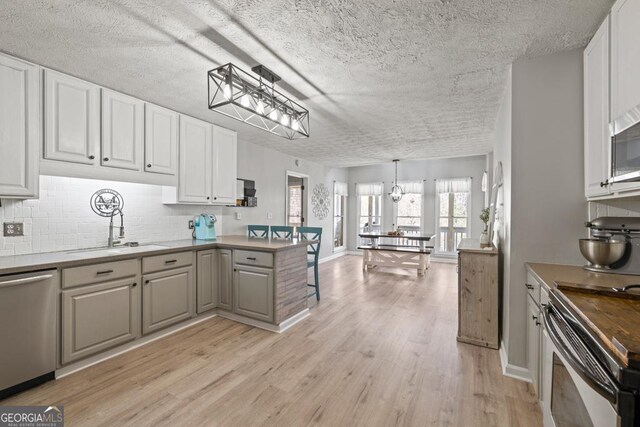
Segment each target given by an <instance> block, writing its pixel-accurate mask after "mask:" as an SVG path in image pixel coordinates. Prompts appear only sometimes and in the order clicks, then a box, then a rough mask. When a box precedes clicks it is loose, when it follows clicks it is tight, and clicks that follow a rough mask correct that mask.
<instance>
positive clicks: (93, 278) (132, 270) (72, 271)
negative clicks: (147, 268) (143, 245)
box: [62, 259, 138, 289]
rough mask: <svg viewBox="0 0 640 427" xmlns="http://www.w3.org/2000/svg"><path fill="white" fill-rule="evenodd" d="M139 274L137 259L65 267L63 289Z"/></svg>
mask: <svg viewBox="0 0 640 427" xmlns="http://www.w3.org/2000/svg"><path fill="white" fill-rule="evenodd" d="M137 274H138V260H137V259H128V260H125V261H115V262H105V263H101V264H93V265H86V266H83V267H71V268H65V269H63V270H62V289H67V288H73V287H74V286H82V285H91V284H93V283H99V282H105V281H107V280H114V279H120V278H123V277H131V276H135V275H137Z"/></svg>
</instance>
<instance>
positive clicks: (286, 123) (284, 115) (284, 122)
mask: <svg viewBox="0 0 640 427" xmlns="http://www.w3.org/2000/svg"><path fill="white" fill-rule="evenodd" d="M280 123H281V124H282V126H289V115H288V114H287V113H282V119H281V120H280Z"/></svg>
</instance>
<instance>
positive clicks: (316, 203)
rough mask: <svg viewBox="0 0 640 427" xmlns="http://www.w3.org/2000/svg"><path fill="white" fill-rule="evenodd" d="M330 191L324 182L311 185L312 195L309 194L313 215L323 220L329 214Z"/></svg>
mask: <svg viewBox="0 0 640 427" xmlns="http://www.w3.org/2000/svg"><path fill="white" fill-rule="evenodd" d="M329 204H330V193H329V189H328V188H327V186H326V185H324V184H317V185H316V186H315V187H313V195H312V196H311V206H312V209H313V215H315V217H316V218H318V219H320V220H323V219H325V218H326V217H327V216H328V215H329Z"/></svg>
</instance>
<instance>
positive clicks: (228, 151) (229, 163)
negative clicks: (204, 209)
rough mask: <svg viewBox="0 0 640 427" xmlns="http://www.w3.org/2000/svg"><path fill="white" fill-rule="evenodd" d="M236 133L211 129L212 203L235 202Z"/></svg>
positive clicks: (221, 129) (217, 128)
mask: <svg viewBox="0 0 640 427" xmlns="http://www.w3.org/2000/svg"><path fill="white" fill-rule="evenodd" d="M237 141H238V135H237V133H236V132H234V131H232V130H229V129H224V128H221V127H217V126H216V127H215V128H214V131H213V159H212V178H213V182H212V186H211V193H212V194H211V195H212V200H213V202H214V203H226V204H234V205H235V203H236V197H237V195H236V189H237V184H238V183H237V177H238V172H237V169H238V160H237V155H238V154H237V152H238V146H237Z"/></svg>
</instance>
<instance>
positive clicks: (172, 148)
mask: <svg viewBox="0 0 640 427" xmlns="http://www.w3.org/2000/svg"><path fill="white" fill-rule="evenodd" d="M144 114H145V119H144V124H145V132H144V170H145V172H151V173H159V174H164V175H175V174H176V171H177V170H178V113H176V112H174V111H171V110H167V109H166V108H162V107H159V106H157V105H153V104H149V103H146V104H145V106H144Z"/></svg>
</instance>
